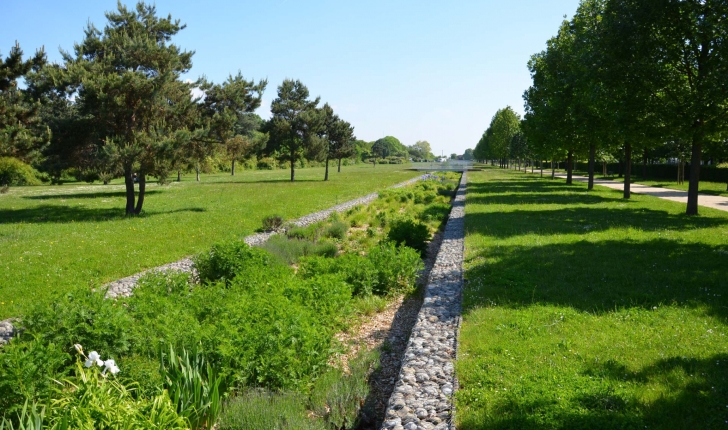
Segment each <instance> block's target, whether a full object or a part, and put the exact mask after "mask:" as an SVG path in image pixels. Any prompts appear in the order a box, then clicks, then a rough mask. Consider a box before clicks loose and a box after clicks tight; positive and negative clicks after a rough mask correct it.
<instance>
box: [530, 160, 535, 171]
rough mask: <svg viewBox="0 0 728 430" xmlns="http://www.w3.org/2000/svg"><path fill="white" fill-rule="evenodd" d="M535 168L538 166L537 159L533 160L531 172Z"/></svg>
mask: <svg viewBox="0 0 728 430" xmlns="http://www.w3.org/2000/svg"><path fill="white" fill-rule="evenodd" d="M535 168H536V161H535V160H531V173H533V169H535Z"/></svg>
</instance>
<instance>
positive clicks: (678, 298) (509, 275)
mask: <svg viewBox="0 0 728 430" xmlns="http://www.w3.org/2000/svg"><path fill="white" fill-rule="evenodd" d="M476 262H479V263H476ZM473 263H475V264H473ZM466 265H470V267H469V268H468V269H467V270H466V273H465V277H466V278H467V279H468V280H469V283H468V292H467V294H465V296H464V303H463V305H464V314H465V315H467V314H468V313H469V312H470V310H472V309H473V308H476V307H479V306H482V305H484V304H485V300H490V301H495V302H496V303H498V305H499V306H505V307H512V308H524V307H528V306H531V305H533V304H544V303H546V304H553V305H557V306H564V307H571V308H573V309H577V310H580V311H584V312H589V313H592V314H602V313H606V312H611V311H614V310H615V309H623V308H625V307H640V308H643V309H652V308H653V307H655V306H661V305H663V304H675V305H682V306H691V307H692V306H700V307H702V308H704V309H705V310H706V312H707V313H708V314H711V315H715V316H718V317H720V318H722V319H726V318H728V294H727V293H728V291H727V290H728V282H726V277H725V267H728V245H726V246H710V245H706V244H696V243H681V242H677V241H672V240H665V239H657V240H649V241H620V240H605V241H595V242H591V241H586V240H583V241H579V242H575V243H568V244H550V245H545V246H538V245H534V246H528V245H515V246H498V247H491V248H486V249H484V250H482V251H481V252H480V254H479V255H471V256H470V257H469V261H466ZM480 280H482V281H484V282H478V281H480ZM486 298H487V299H486Z"/></svg>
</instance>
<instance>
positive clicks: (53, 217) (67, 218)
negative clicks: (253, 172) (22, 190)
mask: <svg viewBox="0 0 728 430" xmlns="http://www.w3.org/2000/svg"><path fill="white" fill-rule="evenodd" d="M176 212H206V209H204V208H181V209H174V210H169V211H143V212H142V213H141V214H140V215H139V217H151V216H156V215H163V214H170V213H176ZM124 218H126V215H125V213H124V208H85V207H77V206H67V205H40V206H35V207H32V208H23V209H0V225H2V224H21V223H23V224H42V223H67V222H95V221H113V220H120V219H124Z"/></svg>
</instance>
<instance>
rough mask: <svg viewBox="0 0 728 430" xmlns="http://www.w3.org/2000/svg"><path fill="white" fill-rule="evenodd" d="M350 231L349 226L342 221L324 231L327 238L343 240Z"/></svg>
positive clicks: (334, 223)
mask: <svg viewBox="0 0 728 430" xmlns="http://www.w3.org/2000/svg"><path fill="white" fill-rule="evenodd" d="M347 231H349V226H348V225H346V223H343V222H341V221H335V222H333V223H332V224H331V225H330V226H328V227H326V229H325V230H324V236H325V237H331V238H334V239H343V238H345V237H346V232H347Z"/></svg>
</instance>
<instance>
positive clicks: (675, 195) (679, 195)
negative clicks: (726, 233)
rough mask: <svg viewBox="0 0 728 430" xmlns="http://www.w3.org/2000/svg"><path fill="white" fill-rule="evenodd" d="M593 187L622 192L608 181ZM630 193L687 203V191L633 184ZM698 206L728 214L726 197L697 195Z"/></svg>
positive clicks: (598, 181) (581, 178)
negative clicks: (599, 186) (598, 186)
mask: <svg viewBox="0 0 728 430" xmlns="http://www.w3.org/2000/svg"><path fill="white" fill-rule="evenodd" d="M556 176H557V177H559V178H566V173H557V174H556ZM573 179H574V180H575V181H580V182H589V178H588V177H586V176H579V175H573ZM594 185H601V186H603V187H607V188H612V189H614V190H624V184H623V183H622V182H615V181H612V180H610V179H597V178H594ZM630 191H631V192H633V193H636V194H646V195H648V196H654V197H659V198H661V199H665V200H672V201H673V202H679V203H685V204H687V203H688V192H687V191H680V190H671V189H670V188H659V187H648V186H647V185H640V184H634V183H633V184H632V186H631V187H630ZM698 205H699V206H705V207H708V208H713V209H718V210H720V211H726V212H728V197H722V196H711V195H709V194H699V195H698Z"/></svg>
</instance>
